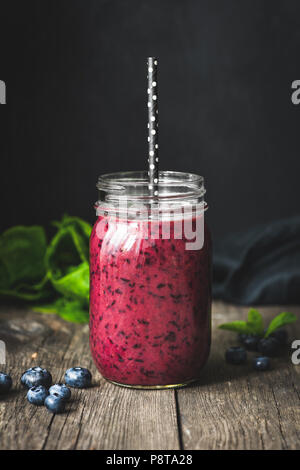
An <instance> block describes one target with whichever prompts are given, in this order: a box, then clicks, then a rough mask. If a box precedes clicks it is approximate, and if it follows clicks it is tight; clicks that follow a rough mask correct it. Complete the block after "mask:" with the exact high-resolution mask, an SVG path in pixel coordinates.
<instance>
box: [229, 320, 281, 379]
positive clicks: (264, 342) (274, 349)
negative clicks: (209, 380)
mask: <svg viewBox="0 0 300 470" xmlns="http://www.w3.org/2000/svg"><path fill="white" fill-rule="evenodd" d="M238 339H239V342H240V343H242V346H234V347H231V348H228V349H227V351H226V353H225V359H226V361H227V362H229V363H230V364H236V365H238V364H244V363H245V362H246V361H247V351H255V352H258V353H260V354H259V355H258V356H256V357H254V359H253V368H254V369H255V370H258V371H263V370H268V369H270V366H271V363H270V357H276V356H279V355H280V354H281V353H282V351H283V348H284V346H285V345H286V343H287V340H288V335H287V331H286V330H282V329H281V330H277V331H275V332H274V333H273V334H271V335H270V336H269V337H268V338H261V337H259V336H255V335H248V334H240V335H239V336H238ZM246 350H247V351H246Z"/></svg>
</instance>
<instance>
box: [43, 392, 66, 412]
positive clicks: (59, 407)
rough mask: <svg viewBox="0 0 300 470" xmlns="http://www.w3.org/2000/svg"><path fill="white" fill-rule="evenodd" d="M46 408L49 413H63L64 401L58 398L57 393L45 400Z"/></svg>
mask: <svg viewBox="0 0 300 470" xmlns="http://www.w3.org/2000/svg"><path fill="white" fill-rule="evenodd" d="M45 406H46V408H47V409H48V410H49V411H51V413H55V414H58V413H63V412H64V411H65V406H66V400H64V399H63V398H62V397H60V396H59V395H58V394H57V393H53V394H52V395H48V396H47V398H46V400H45Z"/></svg>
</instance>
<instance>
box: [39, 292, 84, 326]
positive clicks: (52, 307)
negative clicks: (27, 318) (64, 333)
mask: <svg viewBox="0 0 300 470" xmlns="http://www.w3.org/2000/svg"><path fill="white" fill-rule="evenodd" d="M33 310H34V311H35V312H39V313H55V314H57V315H59V316H60V317H61V318H63V319H64V320H66V321H69V322H74V323H87V322H88V321H89V312H88V309H87V307H85V306H84V305H83V304H82V303H81V302H80V301H78V300H68V299H65V298H60V299H57V300H56V301H55V302H53V303H52V304H47V305H40V306H35V307H33Z"/></svg>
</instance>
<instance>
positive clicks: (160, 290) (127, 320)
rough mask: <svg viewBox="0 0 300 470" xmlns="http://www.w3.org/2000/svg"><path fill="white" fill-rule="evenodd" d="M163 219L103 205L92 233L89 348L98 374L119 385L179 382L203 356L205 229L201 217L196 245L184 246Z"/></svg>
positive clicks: (207, 288)
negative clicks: (166, 233) (131, 214)
mask: <svg viewBox="0 0 300 470" xmlns="http://www.w3.org/2000/svg"><path fill="white" fill-rule="evenodd" d="M197 217H198V218H203V219H204V212H202V213H200V214H198V215H195V216H194V220H193V221H192V222H193V223H195V222H196V218H197ZM177 221H178V220H177ZM162 224H163V222H162V220H157V221H156V222H153V221H150V220H149V218H143V219H142V220H136V219H132V218H124V217H115V216H112V215H111V214H110V213H109V211H108V212H106V213H104V214H102V215H99V217H98V219H97V221H96V223H95V225H94V228H93V231H92V234H91V240H90V347H91V352H92V356H93V359H94V361H95V363H96V365H97V368H98V369H99V371H100V372H101V374H102V375H103V376H104V377H105V378H106V379H108V380H110V381H111V382H114V383H116V384H119V385H124V386H129V387H130V386H131V387H137V388H164V387H177V386H183V385H186V384H188V383H190V382H191V381H194V380H197V379H198V378H199V375H200V371H201V369H202V367H203V365H204V364H205V362H206V360H207V358H208V355H209V349H210V336H211V333H210V330H211V328H210V323H211V318H210V310H211V237H210V233H209V229H208V227H207V225H206V223H205V222H204V223H203V230H204V242H203V246H202V247H201V249H186V242H187V240H186V238H185V236H183V237H181V238H180V237H178V233H176V231H177V229H178V224H177V223H176V222H174V220H173V221H172V220H171V221H170V224H169V225H170V234H169V236H168V237H166V238H164V235H162V232H163V231H162ZM150 226H151V235H152V236H149V233H150ZM146 233H147V236H145V234H146ZM153 234H154V235H153Z"/></svg>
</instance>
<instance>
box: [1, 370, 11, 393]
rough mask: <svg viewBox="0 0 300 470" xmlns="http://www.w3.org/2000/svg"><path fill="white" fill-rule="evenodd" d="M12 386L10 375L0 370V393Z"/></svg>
mask: <svg viewBox="0 0 300 470" xmlns="http://www.w3.org/2000/svg"><path fill="white" fill-rule="evenodd" d="M11 387H12V380H11V376H10V375H7V374H5V373H4V372H0V394H1V393H6V392H8V391H9V390H10V389H11Z"/></svg>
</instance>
